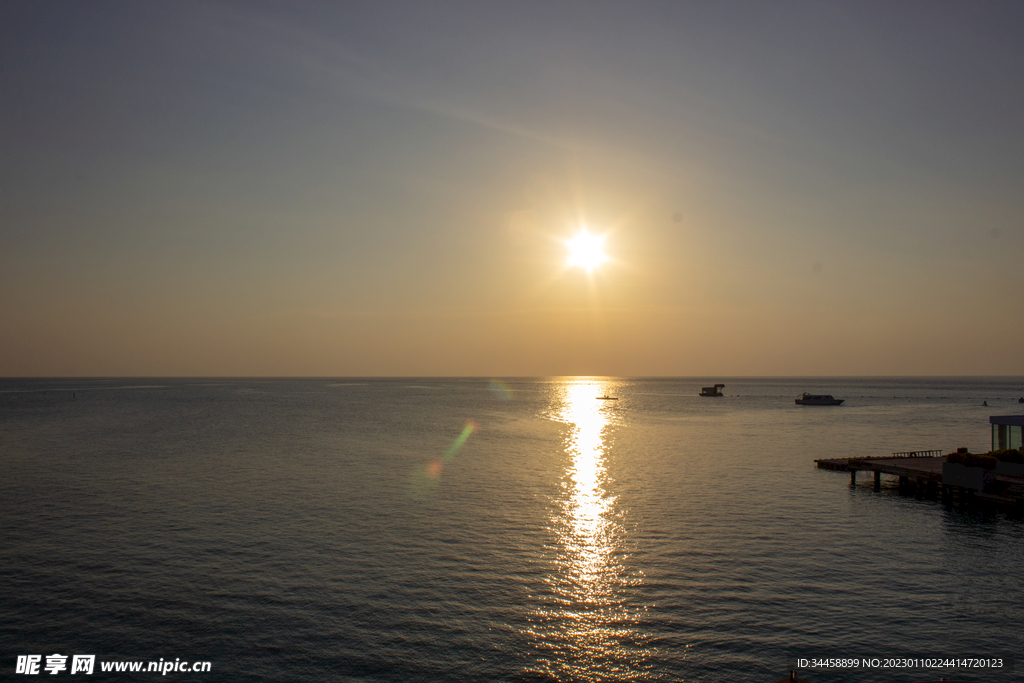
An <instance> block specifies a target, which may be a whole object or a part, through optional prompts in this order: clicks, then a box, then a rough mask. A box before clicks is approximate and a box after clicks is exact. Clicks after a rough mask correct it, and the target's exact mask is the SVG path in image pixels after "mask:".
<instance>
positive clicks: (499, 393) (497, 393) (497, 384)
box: [487, 379, 512, 401]
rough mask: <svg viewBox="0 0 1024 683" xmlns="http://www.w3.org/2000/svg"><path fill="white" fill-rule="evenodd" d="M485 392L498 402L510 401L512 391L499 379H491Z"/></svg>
mask: <svg viewBox="0 0 1024 683" xmlns="http://www.w3.org/2000/svg"><path fill="white" fill-rule="evenodd" d="M487 391H489V392H491V396H493V397H494V398H495V399H497V400H499V401H511V400H512V390H511V389H509V388H508V385H507V384H505V383H504V382H502V381H501V380H500V379H492V380H491V383H490V384H488V385H487Z"/></svg>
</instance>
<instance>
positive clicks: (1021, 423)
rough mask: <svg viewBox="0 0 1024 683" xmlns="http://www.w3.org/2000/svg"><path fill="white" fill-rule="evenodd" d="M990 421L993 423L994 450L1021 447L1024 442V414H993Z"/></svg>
mask: <svg viewBox="0 0 1024 683" xmlns="http://www.w3.org/2000/svg"><path fill="white" fill-rule="evenodd" d="M988 421H989V424H991V425H992V450H994V451H995V450H1002V449H1004V448H1020V447H1021V444H1022V443H1024V440H1022V438H1021V436H1022V435H1021V432H1022V431H1024V415H992V416H990V417H989V418H988Z"/></svg>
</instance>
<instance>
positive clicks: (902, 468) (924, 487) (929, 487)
mask: <svg viewBox="0 0 1024 683" xmlns="http://www.w3.org/2000/svg"><path fill="white" fill-rule="evenodd" d="M941 453H942V452H941V451H935V450H930V451H904V452H902V453H893V454H892V455H891V456H888V457H880V458H870V457H869V458H827V459H821V460H815V461H814V462H815V463H817V466H818V467H819V468H821V469H825V470H834V471H839V472H849V473H850V486H856V485H857V472H871V473H873V474H874V485H875V486H874V488H875V490H876V491H877V490H879V489H880V488H881V486H882V475H883V474H888V475H891V476H895V477H899V489H900V493H904V494H908V495H911V494H913V495H916V496H917V497H918V498H936V499H937V498H941V499H942V500H944V501H949V500H960V501H973V502H988V503H996V504H999V505H1006V506H1009V507H1018V508H1024V477H1013V476H1008V475H1002V474H997V475H995V476H993V477H992V482H991V484H990V485H987V486H985V488H984V489H968V488H964V487H961V486H949V485H945V486H944V485H943V483H942V465H943V463H945V462H946V457H945V456H944V455H942V454H941Z"/></svg>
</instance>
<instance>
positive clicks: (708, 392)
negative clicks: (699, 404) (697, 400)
mask: <svg viewBox="0 0 1024 683" xmlns="http://www.w3.org/2000/svg"><path fill="white" fill-rule="evenodd" d="M724 387H725V385H724V384H716V385H715V386H713V387H701V388H700V395H701V396H723V395H724V394H723V393H722V392H721V391H719V389H723V388H724Z"/></svg>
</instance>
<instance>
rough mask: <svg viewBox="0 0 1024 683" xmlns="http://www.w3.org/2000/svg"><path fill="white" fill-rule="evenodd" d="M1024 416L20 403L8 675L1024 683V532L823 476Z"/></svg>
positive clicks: (597, 390) (340, 387)
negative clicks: (849, 461)
mask: <svg viewBox="0 0 1024 683" xmlns="http://www.w3.org/2000/svg"><path fill="white" fill-rule="evenodd" d="M716 382H719V383H724V384H725V387H724V389H723V393H724V394H725V395H724V396H722V397H718V398H706V397H700V396H698V394H699V392H700V389H701V387H702V386H709V385H711V384H714V383H716ZM805 391H808V392H812V393H829V394H833V395H834V396H836V397H837V398H843V399H845V402H844V403H843V405H841V406H834V407H831V406H799V405H796V404H795V402H794V399H795V398H797V397H798V396H799V395H800V394H801V393H802V392H805ZM603 396H608V397H614V399H615V400H611V399H610V398H608V399H601V398H599V397H603ZM1022 396H1024V378H1021V377H952V378H842V377H839V378H806V377H804V378H736V377H732V378H661V379H658V378H655V379H617V378H608V377H555V378H535V379H522V378H473V379H470V378H426V379H425V378H384V379H380V378H369V379H362V378H360V379H355V378H335V379H325V378H315V379H233V378H229V379H209V378H202V379H3V380H0V467H2V469H0V538H2V541H0V679H2V680H37V679H39V678H45V679H47V680H63V679H64V677H70V678H72V680H77V679H84V680H111V681H115V680H116V681H129V680H133V681H135V680H138V681H156V680H168V681H171V680H178V681H185V680H187V681H211V682H212V681H325V682H327V681H331V682H334V681H339V682H344V681H352V682H355V681H365V682H370V681H374V682H376V681H382V682H383V681H396V682H398V681H403V682H404V681H585V682H590V681H708V682H719V681H722V682H726V681H729V682H732V681H751V682H755V681H757V682H759V681H766V682H772V681H777V680H779V679H781V678H784V677H787V676H788V675H789V672H790V671H791V670H794V669H797V667H798V666H800V664H801V660H803V661H804V662H805V663H806V664H808V665H807V666H804V667H802V668H799V669H798V670H797V676H799V678H801V679H803V680H806V681H808V682H809V683H829V682H838V681H844V682H845V681H857V682H859V681H865V682H879V683H881V682H883V681H884V682H895V683H900V682H906V683H920V682H922V681H937V680H939V679H940V678H946V679H950V680H957V681H979V682H980V681H986V682H995V683H998V682H1003V681H1019V680H1022V679H1024V670H1022V669H1021V668H1020V667H1024V661H1019V662H1016V663H1015V662H1014V661H1013V658H1014V656H1015V655H1020V654H1021V652H1022V645H1024V626H1022V624H1024V520H1022V519H1021V518H1020V516H1019V515H1015V514H1014V513H1013V512H1012V511H1005V510H999V509H990V508H984V507H980V508H979V507H973V506H962V505H959V504H944V503H943V502H941V501H935V500H927V499H917V498H915V497H913V496H906V495H901V494H900V492H899V491H898V488H897V482H895V481H889V480H888V478H883V482H882V486H881V488H880V490H878V491H876V490H874V486H873V484H872V482H871V481H870V477H867V476H865V477H863V478H862V481H861V482H860V483H858V484H857V485H856V486H851V485H850V477H849V475H848V474H846V473H842V472H831V471H826V470H820V469H817V468H816V467H815V463H814V460H815V459H817V458H831V457H850V456H884V455H888V454H890V453H892V452H898V451H910V450H926V449H927V450H930V449H941V450H942V451H943V452H949V451H952V450H954V449H956V448H958V447H967V448H969V449H970V450H971V451H972V452H984V451H987V450H989V449H990V447H991V432H990V426H989V422H988V418H989V416H990V415H1007V414H1022V413H1024V405H1021V404H1019V403H1018V399H1019V398H1020V397H1022ZM89 656H91V657H92V659H91V660H90V659H89V658H88V657H89ZM62 658H63V659H62ZM997 661H999V662H1002V663H1001V664H1000V665H999V666H998V667H995V668H989V666H990V665H994V664H995V662H997ZM151 662H152V663H154V664H156V665H157V666H156V671H153V670H151V669H150V668H148V667H150V663H151ZM815 662H817V664H816V665H814V666H810V664H813V663H815ZM851 662H852V663H853V664H854V666H850V663H851ZM925 662H927V663H928V665H927V666H926V665H925ZM134 663H140V664H139V666H140V667H142V668H141V670H140V671H139V672H135V673H133V672H132V670H131V666H133V665H134ZM197 663H198V664H199V665H200V666H199V668H197V669H195V670H193V668H192V667H193V666H195V665H196V664H197ZM1014 665H1015V666H1016V667H1018V668H1016V669H1014V668H1013V667H1014ZM33 667H34V668H35V670H36V671H37V672H38V673H33ZM47 667H49V668H47ZM73 667H74V668H77V670H76V671H75V672H74V673H72V669H73ZM117 667H121V669H120V670H118V669H117ZM87 668H90V669H91V670H92V673H88V671H87V670H86V669H87Z"/></svg>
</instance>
